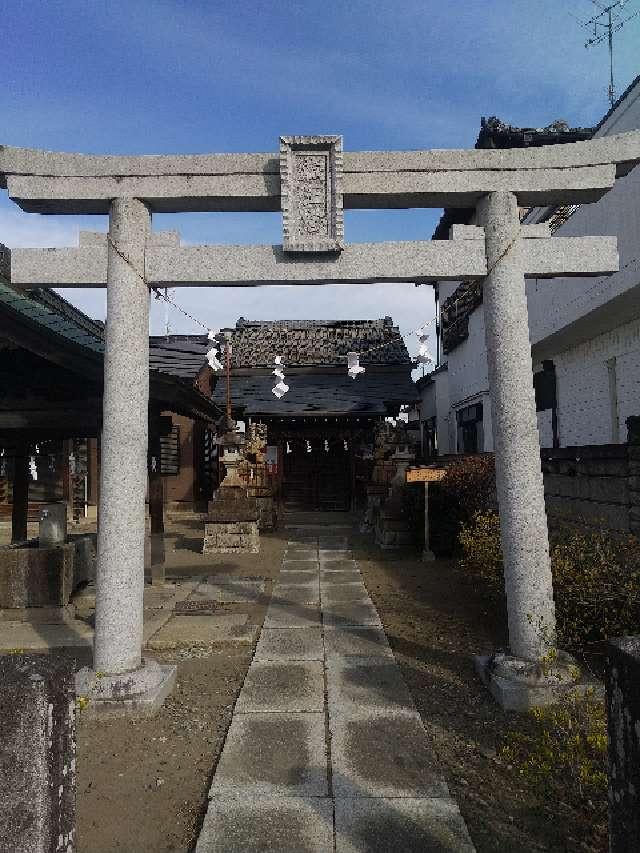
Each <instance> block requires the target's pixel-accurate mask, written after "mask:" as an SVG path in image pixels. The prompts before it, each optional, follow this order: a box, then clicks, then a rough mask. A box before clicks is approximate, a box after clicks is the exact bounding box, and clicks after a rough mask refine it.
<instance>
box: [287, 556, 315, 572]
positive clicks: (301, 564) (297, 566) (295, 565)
mask: <svg viewBox="0 0 640 853" xmlns="http://www.w3.org/2000/svg"><path fill="white" fill-rule="evenodd" d="M319 569H320V563H319V562H318V560H297V559H296V560H294V559H291V560H289V559H287V558H286V557H285V558H284V560H283V561H282V569H281V571H283V572H318V571H319Z"/></svg>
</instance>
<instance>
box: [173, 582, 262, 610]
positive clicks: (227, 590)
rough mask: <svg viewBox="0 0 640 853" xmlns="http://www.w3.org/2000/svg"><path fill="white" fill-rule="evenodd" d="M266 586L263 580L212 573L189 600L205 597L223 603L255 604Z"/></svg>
mask: <svg viewBox="0 0 640 853" xmlns="http://www.w3.org/2000/svg"><path fill="white" fill-rule="evenodd" d="M264 588H265V583H264V581H263V580H255V579H253V578H237V577H233V576H231V575H212V576H211V577H208V578H207V579H206V581H204V582H203V583H201V584H199V585H198V586H197V587H196V589H195V590H194V592H193V593H192V594H191V595H190V596H189V600H190V601H195V600H198V599H204V600H211V601H219V602H220V603H221V604H233V603H239V604H245V603H248V604H253V603H255V602H256V600H257V599H258V598H260V596H261V594H262V593H263V592H264Z"/></svg>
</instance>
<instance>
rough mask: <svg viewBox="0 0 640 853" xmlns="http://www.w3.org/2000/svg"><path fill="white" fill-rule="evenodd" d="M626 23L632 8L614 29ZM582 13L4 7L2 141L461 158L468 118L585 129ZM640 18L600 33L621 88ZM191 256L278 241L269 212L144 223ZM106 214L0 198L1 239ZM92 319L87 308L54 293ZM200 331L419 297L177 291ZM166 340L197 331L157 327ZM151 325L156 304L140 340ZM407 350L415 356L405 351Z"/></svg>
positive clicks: (534, 2)
mask: <svg viewBox="0 0 640 853" xmlns="http://www.w3.org/2000/svg"><path fill="white" fill-rule="evenodd" d="M636 9H640V0H629V2H628V3H627V8H626V10H625V14H626V15H628V14H631V13H632V12H633V11H635V10H636ZM594 11H596V7H595V6H594V4H593V3H592V2H590V0H491V2H489V0H466V2H462V0H448V2H447V1H446V0H445V2H442V0H439V2H432V0H420V1H419V2H418V1H417V0H416V1H415V2H414V0H408V1H407V2H403V0H395V2H380V0H378V2H369V0H350V2H341V0H334V2H333V3H327V2H326V0H325V2H320V1H319V2H316V0H313V2H312V0H299V2H290V0H271V2H262V3H260V2H243V0H208V2H196V0H183V2H175V0H126V2H122V0H109V2H103V0H84V2H77V0H62V2H61V0H46V2H35V0H6V2H5V4H4V9H3V37H2V52H1V54H0V80H2V87H1V88H0V116H1V120H0V127H1V128H2V130H1V131H0V143H4V144H8V145H18V146H29V147H36V148H46V149H54V150H68V151H84V152H95V153H177V152H180V153H190V152H214V151H276V150H277V144H278V137H279V135H280V134H294V133H295V134H298V133H300V134H306V133H341V134H343V136H344V144H345V149H347V150H364V149H400V150H402V149H412V148H413V149H415V148H461V147H469V146H472V145H473V143H474V142H475V139H476V135H477V132H478V127H479V123H480V117H481V116H482V115H487V116H488V115H498V116H500V117H501V118H502V119H504V120H506V121H509V122H511V123H513V124H518V125H527V126H543V125H545V124H548V123H549V122H551V121H553V120H554V119H557V118H563V119H565V120H567V121H568V122H569V123H570V124H572V125H591V124H594V123H596V122H597V121H598V120H599V118H600V117H601V116H602V114H603V113H604V112H605V111H606V109H607V106H608V104H607V98H606V89H607V84H608V60H607V54H606V47H605V45H602V46H599V47H596V48H592V49H590V50H585V48H584V42H585V40H586V38H587V37H588V35H589V34H588V33H587V32H586V31H585V30H583V29H581V27H580V24H579V21H580V20H586V19H587V18H589V17H590V16H591V15H592V14H593V13H594ZM638 56H640V16H639V17H636V18H635V19H633V20H631V21H630V22H629V23H628V24H627V25H626V27H625V28H624V29H623V30H622V31H621V32H619V33H617V34H616V82H617V88H618V92H621V91H622V90H623V89H624V88H625V87H626V85H627V84H628V83H629V82H630V80H631V79H633V77H635V76H636V75H637V74H638V73H639V72H640V61H639V60H638ZM438 216H439V211H417V210H416V211H389V212H386V211H357V212H355V211H354V212H350V213H347V217H346V239H347V240H350V241H352V242H356V241H364V240H383V239H395V240H398V239H428V238H429V237H430V235H431V233H432V230H433V227H434V224H435V222H436V221H437V218H438ZM154 223H155V224H154V227H155V228H168V227H171V228H177V229H178V230H179V231H180V232H181V235H182V238H183V240H185V241H188V242H196V243H200V242H202V243H205V242H209V243H215V242H221V243H239V244H240V243H254V242H260V243H262V242H267V243H277V242H280V241H281V236H280V227H281V226H280V217H279V215H277V214H211V215H204V214H182V215H180V216H157V217H155V219H154ZM79 227H82V228H94V229H100V230H104V229H106V219H105V218H104V217H91V218H89V217H39V216H37V215H30V214H24V213H21V212H20V211H18V210H17V208H16V207H15V206H14V205H13V204H12V203H11V202H10V201H9V200H8V199H7V198H6V193H2V195H1V196H0V242H4V243H6V244H8V245H14V246H55V245H73V244H74V243H75V241H76V235H77V231H78V228H79ZM65 295H66V296H67V297H68V298H71V299H72V301H74V302H76V304H78V305H80V307H82V308H83V309H84V310H86V311H87V312H88V313H91V314H93V315H94V316H97V317H101V318H102V317H103V315H104V295H103V293H101V292H97V291H82V292H81V291H75V292H70V291H67V292H65ZM175 299H176V301H179V302H181V303H182V304H183V305H184V306H185V307H186V308H187V309H188V310H189V311H190V312H191V313H193V314H195V315H196V316H198V317H199V318H201V319H202V321H203V322H204V323H205V324H206V325H208V326H211V327H219V326H222V325H228V324H232V323H233V322H235V320H236V319H237V317H239V316H240V315H243V316H245V317H250V318H252V319H268V318H276V317H280V318H311V319H314V318H315V319H322V318H324V319H327V318H347V317H351V318H368V317H382V316H385V315H387V314H391V315H392V316H393V317H394V319H395V321H396V322H397V323H398V324H399V325H400V327H401V328H402V329H403V330H410V329H414V328H416V326H418V325H420V324H421V323H422V322H423V321H425V320H428V319H430V317H431V316H432V315H433V299H432V295H431V291H430V289H429V288H425V287H422V288H419V289H416V288H414V287H413V286H412V285H367V286H354V287H339V288H338V287H335V288H334V287H323V288H269V289H266V288H261V289H252V290H240V289H237V288H235V289H225V290H213V289H199V290H187V289H184V290H177V291H175ZM170 323H171V328H172V330H173V331H176V332H193V331H198V329H197V328H196V327H194V326H193V324H192V323H190V322H189V321H188V320H186V319H184V318H183V317H182V316H181V315H180V314H178V313H176V312H171V314H170ZM163 328H164V309H162V308H161V307H160V306H159V305H154V306H153V311H152V331H153V332H154V333H159V332H161V331H163ZM408 343H409V344H410V347H411V349H412V350H415V342H414V341H408Z"/></svg>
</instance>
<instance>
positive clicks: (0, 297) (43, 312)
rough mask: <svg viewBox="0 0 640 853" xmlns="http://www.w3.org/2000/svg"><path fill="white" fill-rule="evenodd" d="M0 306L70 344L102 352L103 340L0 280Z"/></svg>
mask: <svg viewBox="0 0 640 853" xmlns="http://www.w3.org/2000/svg"><path fill="white" fill-rule="evenodd" d="M0 305H6V306H7V307H8V308H10V309H11V310H12V311H16V312H17V313H19V314H22V315H23V316H25V317H27V318H28V319H30V320H32V321H33V322H35V323H38V325H40V326H42V327H43V328H45V329H46V330H47V331H49V332H54V333H55V334H56V335H60V336H61V337H63V338H65V339H66V340H68V341H70V342H71V343H74V344H78V345H80V346H83V347H86V348H87V349H89V350H92V351H93V352H95V353H100V354H102V353H103V352H104V340H103V339H102V336H101V335H97V334H95V333H92V332H90V331H87V330H86V329H85V328H83V327H82V326H80V325H79V324H78V323H77V322H76V321H75V320H72V319H70V318H69V317H68V316H65V315H64V314H60V313H58V311H56V310H54V309H53V308H52V307H51V306H47V305H43V304H42V303H41V302H39V301H37V300H36V299H33V298H31V297H30V296H29V295H28V294H26V293H21V292H18V291H16V290H14V289H13V288H12V287H10V286H9V285H8V284H5V282H3V281H2V280H0Z"/></svg>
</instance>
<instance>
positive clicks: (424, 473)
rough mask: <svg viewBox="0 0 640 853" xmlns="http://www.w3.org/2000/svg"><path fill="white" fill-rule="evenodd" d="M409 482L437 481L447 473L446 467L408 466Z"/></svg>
mask: <svg viewBox="0 0 640 853" xmlns="http://www.w3.org/2000/svg"><path fill="white" fill-rule="evenodd" d="M405 473H406V478H407V479H406V482H407V483H437V482H439V481H440V480H442V479H443V477H444V475H445V474H446V473H447V469H446V468H407V470H406V472H405Z"/></svg>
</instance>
